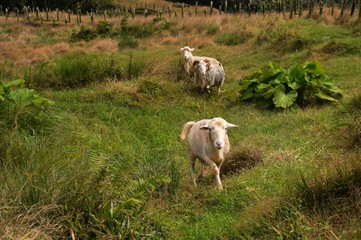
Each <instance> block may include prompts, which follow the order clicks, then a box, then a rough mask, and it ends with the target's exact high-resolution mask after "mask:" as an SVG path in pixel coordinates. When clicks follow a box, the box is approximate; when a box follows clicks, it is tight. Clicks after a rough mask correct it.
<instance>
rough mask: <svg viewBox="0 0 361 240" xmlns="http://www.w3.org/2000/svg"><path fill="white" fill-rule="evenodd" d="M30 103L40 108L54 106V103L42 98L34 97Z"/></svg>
mask: <svg viewBox="0 0 361 240" xmlns="http://www.w3.org/2000/svg"><path fill="white" fill-rule="evenodd" d="M32 103H33V104H34V105H35V106H36V107H42V106H53V105H54V104H55V102H54V101H52V100H50V99H48V98H45V97H42V96H35V97H34V99H33V101H32Z"/></svg>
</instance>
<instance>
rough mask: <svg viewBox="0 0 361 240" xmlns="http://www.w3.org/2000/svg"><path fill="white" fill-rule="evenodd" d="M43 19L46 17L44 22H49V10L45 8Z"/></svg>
mask: <svg viewBox="0 0 361 240" xmlns="http://www.w3.org/2000/svg"><path fill="white" fill-rule="evenodd" d="M45 17H46V21H49V9H48V8H45Z"/></svg>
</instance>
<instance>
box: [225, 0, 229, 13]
mask: <svg viewBox="0 0 361 240" xmlns="http://www.w3.org/2000/svg"><path fill="white" fill-rule="evenodd" d="M227 8H228V1H227V0H226V1H225V2H224V13H227Z"/></svg>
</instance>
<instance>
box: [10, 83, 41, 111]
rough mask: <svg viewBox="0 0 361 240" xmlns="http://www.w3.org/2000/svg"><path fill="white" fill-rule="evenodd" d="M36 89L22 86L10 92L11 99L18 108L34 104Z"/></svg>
mask: <svg viewBox="0 0 361 240" xmlns="http://www.w3.org/2000/svg"><path fill="white" fill-rule="evenodd" d="M34 92H35V91H34V90H33V89H31V90H30V89H28V88H20V89H17V90H14V91H11V92H10V93H9V99H11V100H13V101H14V103H15V105H16V107H17V108H19V109H20V108H23V107H26V106H29V105H31V104H32V101H33V99H34Z"/></svg>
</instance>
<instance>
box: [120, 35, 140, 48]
mask: <svg viewBox="0 0 361 240" xmlns="http://www.w3.org/2000/svg"><path fill="white" fill-rule="evenodd" d="M138 46H139V42H138V40H137V39H136V38H134V37H132V36H122V37H120V40H119V42H118V48H119V49H125V48H137V47H138Z"/></svg>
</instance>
